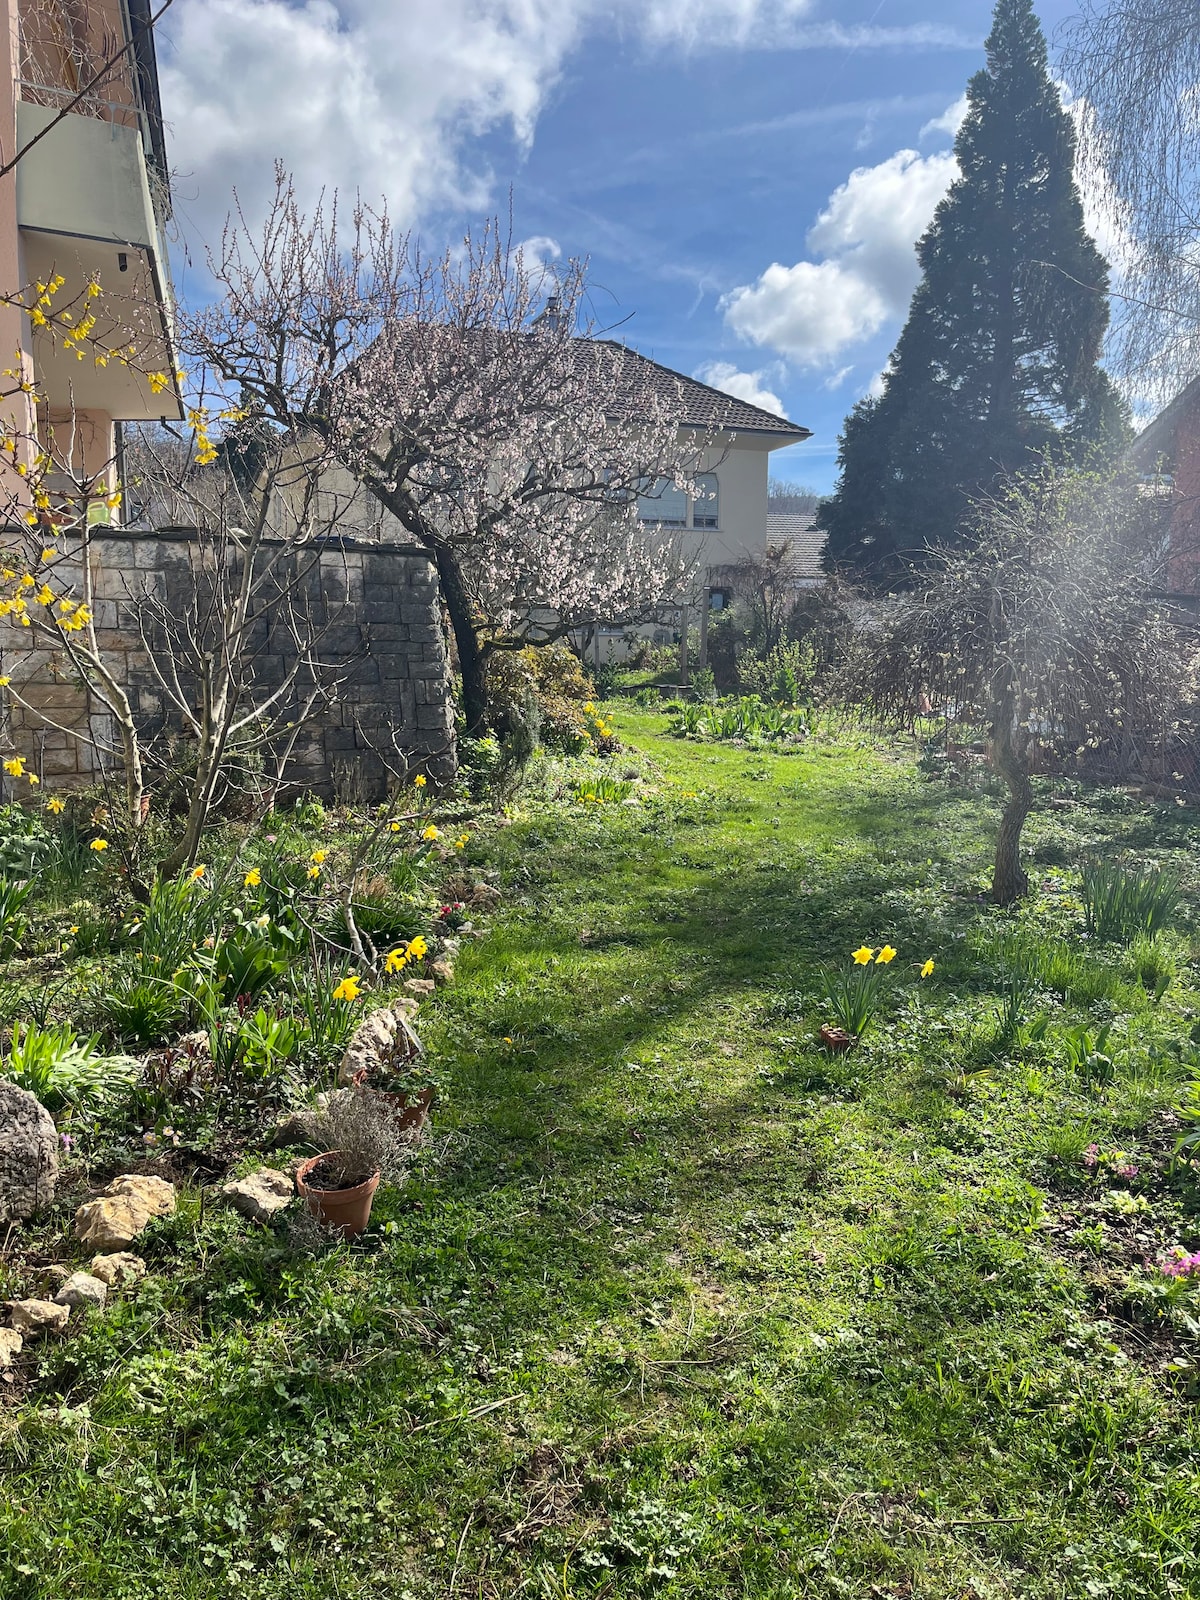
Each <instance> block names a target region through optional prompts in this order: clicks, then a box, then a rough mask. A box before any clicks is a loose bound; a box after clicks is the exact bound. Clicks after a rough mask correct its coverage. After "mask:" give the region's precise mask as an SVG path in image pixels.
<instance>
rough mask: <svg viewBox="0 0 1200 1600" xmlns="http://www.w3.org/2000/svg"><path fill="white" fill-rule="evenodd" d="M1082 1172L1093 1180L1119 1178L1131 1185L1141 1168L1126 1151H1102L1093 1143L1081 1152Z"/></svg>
mask: <svg viewBox="0 0 1200 1600" xmlns="http://www.w3.org/2000/svg"><path fill="white" fill-rule="evenodd" d="M1082 1159H1083V1166H1084V1170H1085V1171H1086V1172H1087V1173H1088V1174H1089V1175H1090V1176H1091V1177H1095V1178H1108V1179H1112V1178H1120V1179H1122V1180H1123V1181H1124V1182H1125V1183H1132V1182H1133V1180H1134V1179H1135V1178H1136V1177H1137V1176H1138V1174H1139V1173H1140V1171H1141V1168H1140V1167H1139V1166H1138V1165H1137V1163H1136V1162H1135V1161H1133V1160H1132V1159H1131V1157H1130V1155H1129V1152H1128V1151H1127V1150H1102V1149H1101V1148H1100V1146H1099V1145H1098V1144H1096V1143H1095V1142H1094V1141H1093V1142H1092V1143H1091V1144H1089V1145H1088V1147H1087V1149H1086V1150H1085V1151H1084V1152H1083V1158H1082Z"/></svg>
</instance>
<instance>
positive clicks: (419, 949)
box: [408, 933, 429, 961]
mask: <svg viewBox="0 0 1200 1600" xmlns="http://www.w3.org/2000/svg"><path fill="white" fill-rule="evenodd" d="M428 951H429V946H428V945H427V944H426V942H425V936H424V935H423V934H420V933H419V934H417V936H416V938H415V939H410V940H409V941H408V953H409V955H410V956H411V957H412V958H413V959H414V960H415V961H420V959H421V957H422V956H424V955H426V954H427V953H428Z"/></svg>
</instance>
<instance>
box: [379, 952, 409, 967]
mask: <svg viewBox="0 0 1200 1600" xmlns="http://www.w3.org/2000/svg"><path fill="white" fill-rule="evenodd" d="M407 960H408V956H407V954H406V953H405V952H404V951H403V950H400V949H396V950H389V951H388V953H387V960H386V961H385V962H384V963H383V966H384V971H385V972H399V971H401V969H402V968H403V967H404V964H405V963H406V962H407Z"/></svg>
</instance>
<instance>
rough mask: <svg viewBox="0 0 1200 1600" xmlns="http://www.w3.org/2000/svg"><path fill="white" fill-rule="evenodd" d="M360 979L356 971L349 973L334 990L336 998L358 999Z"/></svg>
mask: <svg viewBox="0 0 1200 1600" xmlns="http://www.w3.org/2000/svg"><path fill="white" fill-rule="evenodd" d="M359 987H360V985H359V980H358V978H357V977H356V976H355V975H354V973H352V972H351V973H349V974H348V975H347V976H346V977H344V978H343V979H342V981H341V983H339V984H338V986H337V988H336V989H335V990H334V991H333V998H334V999H335V1000H357V999H358V994H359Z"/></svg>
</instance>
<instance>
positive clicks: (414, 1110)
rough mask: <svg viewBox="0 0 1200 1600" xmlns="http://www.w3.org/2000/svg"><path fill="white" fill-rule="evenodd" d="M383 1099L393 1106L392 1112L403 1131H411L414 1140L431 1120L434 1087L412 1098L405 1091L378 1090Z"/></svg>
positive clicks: (423, 1090)
mask: <svg viewBox="0 0 1200 1600" xmlns="http://www.w3.org/2000/svg"><path fill="white" fill-rule="evenodd" d="M376 1092H377V1093H378V1095H379V1098H380V1099H381V1100H386V1101H387V1103H388V1105H389V1106H391V1108H392V1113H393V1115H394V1116H395V1118H396V1121H397V1122H398V1124H399V1126H400V1132H401V1133H411V1135H412V1137H413V1139H414V1140H416V1139H419V1138H420V1136H421V1133H422V1131H423V1130H424V1127H425V1124H426V1123H427V1122H428V1121H429V1108H430V1106H431V1105H432V1104H433V1088H432V1086H430V1087H429V1088H428V1089H422V1090H421V1091H420V1093H419V1094H416V1095H413V1096H412V1097H411V1098H410V1097H409V1096H408V1095H407V1094H405V1093H403V1091H401V1092H399V1093H396V1094H389V1093H388V1091H387V1090H385V1089H380V1090H377V1091H376Z"/></svg>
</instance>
